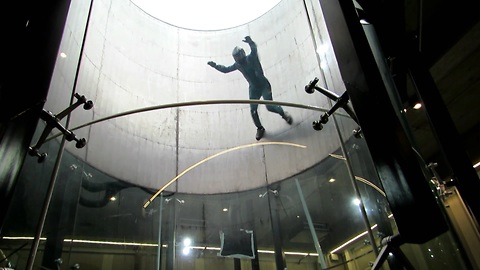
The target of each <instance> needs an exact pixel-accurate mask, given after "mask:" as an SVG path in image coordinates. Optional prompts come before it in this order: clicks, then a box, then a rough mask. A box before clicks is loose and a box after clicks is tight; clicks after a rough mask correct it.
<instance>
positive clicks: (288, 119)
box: [282, 112, 293, 125]
mask: <svg viewBox="0 0 480 270" xmlns="http://www.w3.org/2000/svg"><path fill="white" fill-rule="evenodd" d="M282 118H283V119H285V121H287V123H288V124H289V125H291V124H292V123H293V119H292V116H291V115H290V114H289V113H288V112H285V114H284V115H283V117H282Z"/></svg>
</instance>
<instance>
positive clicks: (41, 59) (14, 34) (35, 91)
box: [0, 0, 70, 229]
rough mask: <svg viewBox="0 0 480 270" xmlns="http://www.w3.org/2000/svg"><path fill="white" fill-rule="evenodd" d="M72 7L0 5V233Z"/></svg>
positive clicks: (54, 0)
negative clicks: (0, 39) (0, 37)
mask: <svg viewBox="0 0 480 270" xmlns="http://www.w3.org/2000/svg"><path fill="white" fill-rule="evenodd" d="M69 7H70V1H69V0H66V1H61V0H50V1H32V0H30V1H3V2H2V4H0V20H1V23H0V27H1V33H2V42H1V44H0V46H1V47H0V55H1V56H0V59H1V61H0V65H1V73H0V229H1V226H3V224H4V219H5V215H6V211H7V209H8V206H9V204H10V200H11V196H12V192H13V190H14V188H15V181H16V178H17V176H18V173H19V171H20V169H21V167H22V165H23V159H24V157H25V155H26V153H27V149H28V146H29V143H30V141H31V139H32V137H33V133H34V131H35V128H36V124H37V122H38V119H39V114H40V111H41V108H42V107H43V102H44V100H45V99H46V96H47V93H48V89H49V86H50V80H51V77H52V74H53V69H54V66H55V61H56V59H57V53H58V48H59V46H60V41H61V38H62V34H63V29H64V26H65V21H66V18H67V14H68V9H69Z"/></svg>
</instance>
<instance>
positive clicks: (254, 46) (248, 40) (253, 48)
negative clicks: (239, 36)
mask: <svg viewBox="0 0 480 270" xmlns="http://www.w3.org/2000/svg"><path fill="white" fill-rule="evenodd" d="M242 41H243V42H245V43H248V45H249V46H250V54H252V55H257V44H256V43H255V42H254V41H253V40H252V38H251V37H250V36H246V37H245V39H244V40H242Z"/></svg>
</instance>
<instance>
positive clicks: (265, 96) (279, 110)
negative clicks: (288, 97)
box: [262, 83, 293, 125]
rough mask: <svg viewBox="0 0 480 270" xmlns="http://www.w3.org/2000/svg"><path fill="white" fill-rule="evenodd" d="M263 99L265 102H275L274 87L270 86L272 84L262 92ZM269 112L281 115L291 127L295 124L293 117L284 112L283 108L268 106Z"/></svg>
mask: <svg viewBox="0 0 480 270" xmlns="http://www.w3.org/2000/svg"><path fill="white" fill-rule="evenodd" d="M262 97H263V99H264V100H273V95H272V86H271V85H270V83H268V85H267V87H266V88H265V89H264V90H263V91H262ZM267 110H268V111H270V112H274V113H278V114H280V115H281V116H282V118H283V119H285V121H287V123H288V124H289V125H291V124H292V122H293V120H292V116H291V115H290V114H289V113H288V112H286V111H284V110H283V108H282V107H281V106H279V105H270V104H268V105H267Z"/></svg>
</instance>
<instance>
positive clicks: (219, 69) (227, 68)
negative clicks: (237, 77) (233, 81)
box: [207, 61, 237, 73]
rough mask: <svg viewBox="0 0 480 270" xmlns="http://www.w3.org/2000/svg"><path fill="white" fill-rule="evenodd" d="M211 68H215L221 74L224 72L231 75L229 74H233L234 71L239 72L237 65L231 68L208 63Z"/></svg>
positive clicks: (211, 62)
mask: <svg viewBox="0 0 480 270" xmlns="http://www.w3.org/2000/svg"><path fill="white" fill-rule="evenodd" d="M207 64H208V65H209V66H211V67H213V68H214V69H216V70H218V71H220V72H223V73H229V72H232V71H234V70H237V66H236V65H235V64H233V65H231V66H228V67H226V66H224V65H217V63H215V62H213V61H208V63H207Z"/></svg>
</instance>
